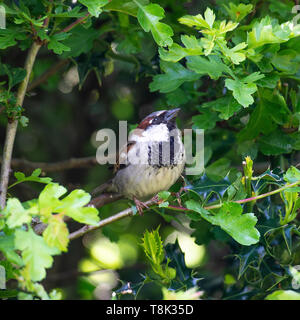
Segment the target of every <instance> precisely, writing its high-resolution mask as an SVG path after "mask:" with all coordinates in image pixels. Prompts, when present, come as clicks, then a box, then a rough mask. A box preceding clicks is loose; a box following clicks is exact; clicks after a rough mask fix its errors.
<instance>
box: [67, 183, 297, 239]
mask: <svg viewBox="0 0 300 320" xmlns="http://www.w3.org/2000/svg"><path fill="white" fill-rule="evenodd" d="M299 184H300V180H299V181H296V182H294V183H291V184H289V185H286V186H284V187H281V188H278V189H276V190H273V191H270V192H267V193H263V194H260V195H258V196H255V197H251V198H247V199H242V200H236V201H232V202H235V203H247V202H252V201H256V200H259V199H262V198H265V197H269V196H272V195H274V194H276V193H279V192H282V191H284V190H286V189H288V188H292V187H294V186H297V185H299ZM156 203H157V202H156V201H153V200H149V201H147V202H145V204H146V205H147V206H151V205H153V204H156ZM222 205H223V203H218V204H216V205H211V206H207V207H204V209H206V210H213V209H218V208H221V207H222ZM167 208H168V209H171V210H176V211H185V212H187V211H191V210H190V209H188V208H185V207H175V206H168V207H167ZM132 215H133V211H132V208H128V209H125V210H123V211H121V212H119V213H117V214H115V215H113V216H111V217H109V218H106V219H104V220H101V221H99V223H98V224H97V225H95V226H90V225H85V226H83V227H82V228H81V229H79V230H77V231H74V232H73V233H71V234H70V235H69V239H70V240H73V239H77V238H79V237H81V236H83V235H85V234H86V233H88V232H91V231H93V230H96V229H99V228H102V227H104V226H106V225H108V224H110V223H112V222H115V221H118V220H120V219H123V218H126V217H130V216H132Z"/></svg>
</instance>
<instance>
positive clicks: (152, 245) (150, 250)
mask: <svg viewBox="0 0 300 320" xmlns="http://www.w3.org/2000/svg"><path fill="white" fill-rule="evenodd" d="M158 230H159V227H158V228H157V229H156V230H153V231H152V232H149V231H148V230H146V231H145V233H144V237H143V239H142V241H143V242H142V247H143V249H144V252H145V254H146V256H147V257H148V258H149V260H150V261H151V262H152V263H153V264H154V265H155V266H159V265H160V264H161V263H162V262H163V260H164V251H163V244H162V240H161V238H160V235H159V232H158Z"/></svg>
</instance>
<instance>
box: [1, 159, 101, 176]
mask: <svg viewBox="0 0 300 320" xmlns="http://www.w3.org/2000/svg"><path fill="white" fill-rule="evenodd" d="M1 162H2V160H1V159H0V163H1ZM97 164H98V162H97V160H96V157H83V158H71V159H68V160H63V161H57V162H51V163H48V162H32V161H28V160H26V159H12V160H11V167H12V168H14V169H17V168H18V169H22V170H24V171H26V172H31V171H32V170H34V169H37V168H40V169H41V170H42V171H44V172H56V171H63V170H69V169H74V168H88V167H92V166H95V165H97Z"/></svg>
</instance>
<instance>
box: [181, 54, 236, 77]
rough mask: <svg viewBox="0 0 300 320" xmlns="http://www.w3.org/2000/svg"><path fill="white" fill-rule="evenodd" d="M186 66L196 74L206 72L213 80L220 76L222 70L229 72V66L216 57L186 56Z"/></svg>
mask: <svg viewBox="0 0 300 320" xmlns="http://www.w3.org/2000/svg"><path fill="white" fill-rule="evenodd" d="M187 67H188V68H189V69H190V70H193V71H195V72H196V73H198V74H201V75H204V74H208V75H209V76H210V77H211V78H212V79H214V80H217V79H218V78H220V76H221V75H222V74H223V72H225V73H229V74H230V73H231V70H230V68H229V67H227V66H226V65H225V64H224V63H223V62H222V61H221V60H220V59H218V58H216V57H209V58H208V59H207V58H205V57H200V56H195V57H187Z"/></svg>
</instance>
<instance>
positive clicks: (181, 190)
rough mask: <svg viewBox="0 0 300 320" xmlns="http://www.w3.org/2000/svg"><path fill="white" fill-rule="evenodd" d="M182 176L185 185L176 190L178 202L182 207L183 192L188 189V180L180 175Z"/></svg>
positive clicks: (175, 194)
mask: <svg viewBox="0 0 300 320" xmlns="http://www.w3.org/2000/svg"><path fill="white" fill-rule="evenodd" d="M180 178H181V179H182V180H183V186H182V187H181V188H180V189H179V191H178V192H174V196H175V197H176V200H177V202H178V204H179V205H180V207H182V203H181V198H180V196H181V194H182V192H183V191H186V190H187V189H186V182H185V180H184V177H183V175H180Z"/></svg>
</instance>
